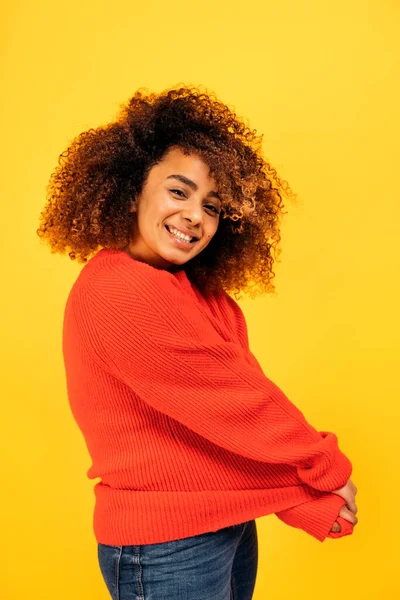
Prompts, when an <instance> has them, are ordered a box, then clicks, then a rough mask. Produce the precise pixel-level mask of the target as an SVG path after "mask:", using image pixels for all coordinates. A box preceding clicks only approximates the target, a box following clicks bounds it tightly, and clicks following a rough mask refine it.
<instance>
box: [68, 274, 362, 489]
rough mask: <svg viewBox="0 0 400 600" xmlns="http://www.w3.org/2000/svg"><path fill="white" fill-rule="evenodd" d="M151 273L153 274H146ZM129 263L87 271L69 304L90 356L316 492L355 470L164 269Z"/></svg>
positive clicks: (153, 402)
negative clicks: (288, 468) (286, 468)
mask: <svg viewBox="0 0 400 600" xmlns="http://www.w3.org/2000/svg"><path fill="white" fill-rule="evenodd" d="M150 274H151V276H150ZM135 276H136V278H135V280H134V281H132V273H131V271H128V269H127V268H125V265H124V264H123V265H118V266H116V267H115V268H113V269H105V270H104V272H102V271H101V269H100V270H98V271H96V272H95V273H91V276H88V277H87V278H86V280H85V283H84V285H82V286H80V287H78V288H77V290H76V294H75V297H74V301H73V310H74V314H75V318H76V320H77V323H78V325H79V329H80V332H81V335H82V337H83V339H84V341H85V344H86V346H87V348H88V349H89V351H90V352H91V355H92V357H93V359H94V360H96V361H97V362H98V363H100V364H101V366H102V367H103V368H106V369H109V370H110V372H111V373H112V374H113V375H114V376H115V377H116V378H118V379H119V380H120V381H122V382H123V383H124V384H125V385H127V386H128V387H129V388H131V389H132V390H133V391H134V393H135V394H137V395H138V396H139V397H140V398H141V399H142V400H143V401H145V402H146V403H148V404H149V405H150V406H152V407H153V408H154V409H156V410H158V411H161V412H163V413H165V414H166V415H168V416H169V417H171V418H173V419H176V420H177V421H179V422H180V423H182V424H183V425H185V426H187V427H188V428H190V429H191V430H193V431H195V432H197V433H198V434H199V435H201V436H203V437H205V438H207V439H208V440H210V441H211V442H213V443H214V444H217V445H219V446H221V447H223V448H225V449H227V450H229V451H231V452H234V453H237V454H240V455H242V456H245V457H248V458H251V459H254V460H258V461H263V462H266V463H274V464H286V465H292V466H293V467H295V468H296V469H297V473H298V477H299V479H300V480H301V481H302V482H304V483H305V484H307V485H309V486H310V487H313V488H315V489H317V490H320V491H331V490H333V489H336V488H339V487H341V486H343V485H344V484H345V483H346V482H347V480H348V479H349V477H350V474H351V470H352V466H351V463H350V461H349V460H348V459H347V457H346V456H345V455H344V454H343V453H342V452H341V451H340V450H339V448H338V444H337V437H336V436H335V434H333V433H328V432H317V431H316V430H315V429H314V428H313V427H312V426H311V425H310V424H309V423H308V422H307V421H306V419H305V418H304V416H303V414H302V413H301V412H300V411H299V410H298V409H297V408H296V407H295V406H294V404H292V402H290V400H289V399H288V398H287V397H286V396H285V394H284V393H283V392H282V391H281V390H280V389H279V388H278V386H276V385H275V384H274V383H273V382H272V381H271V380H269V379H268V378H267V377H266V376H265V375H264V374H263V373H262V372H261V370H259V369H257V368H255V367H252V366H251V365H250V364H249V362H248V360H247V359H246V355H245V352H244V350H243V348H242V347H241V345H240V344H238V343H235V342H234V341H227V340H225V339H223V338H222V337H221V335H220V334H219V333H218V332H217V331H216V329H215V328H214V327H213V325H212V322H211V320H210V319H208V318H206V317H205V316H204V315H203V314H202V311H201V309H199V307H198V306H197V307H196V306H195V304H194V303H193V301H192V299H191V297H190V295H189V294H188V293H187V292H186V293H183V291H182V286H181V284H180V283H179V282H178V281H177V280H176V279H175V277H174V275H172V274H170V273H168V272H165V271H164V272H156V270H155V269H151V271H150V269H145V268H142V267H141V268H138V269H137V273H135Z"/></svg>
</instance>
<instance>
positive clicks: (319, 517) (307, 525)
mask: <svg viewBox="0 0 400 600" xmlns="http://www.w3.org/2000/svg"><path fill="white" fill-rule="evenodd" d="M345 504H346V501H345V500H344V499H343V498H342V497H341V496H338V495H337V494H326V495H324V496H321V497H320V498H316V499H314V500H310V501H308V502H303V503H302V504H299V505H298V506H294V507H292V508H287V509H285V510H281V511H279V512H277V513H275V514H276V516H277V517H278V518H279V519H280V520H281V521H283V522H284V523H286V524H287V525H290V526H291V527H296V528H297V529H302V530H303V531H305V532H306V533H308V534H309V535H312V536H313V537H314V538H316V539H317V540H318V541H320V542H323V541H324V540H325V539H326V538H327V537H329V538H340V537H344V536H345V535H351V534H352V533H353V529H354V526H353V525H352V524H351V523H350V522H349V521H346V519H343V518H342V517H339V516H338V515H339V512H340V509H341V508H342V506H344V505H345ZM335 521H337V522H338V523H339V524H340V526H341V531H339V532H336V533H334V532H332V531H331V529H332V526H333V524H334V522H335Z"/></svg>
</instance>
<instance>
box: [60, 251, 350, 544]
mask: <svg viewBox="0 0 400 600" xmlns="http://www.w3.org/2000/svg"><path fill="white" fill-rule="evenodd" d="M62 344H63V357H64V365H65V374H66V387H67V394H68V400H69V405H70V407H71V411H72V414H73V417H74V419H75V421H76V423H77V425H78V427H79V428H80V430H81V432H82V435H83V437H84V440H85V443H86V446H87V449H88V452H89V455H90V457H91V462H92V464H91V466H90V468H89V470H88V471H87V476H88V478H90V479H94V478H97V477H99V478H100V479H101V481H99V482H98V483H96V485H95V486H94V493H95V509H94V518H93V528H94V534H95V537H96V540H97V542H99V543H103V544H109V545H132V544H153V543H159V542H164V541H171V540H176V539H181V538H184V537H189V536H193V535H197V534H201V533H205V532H208V531H216V530H218V529H220V528H223V527H227V526H229V525H234V524H238V523H243V522H245V521H248V520H251V519H255V518H257V517H261V516H263V515H268V514H276V515H277V517H279V518H280V519H281V520H282V521H284V522H285V523H287V524H289V525H291V526H292V527H296V528H300V529H302V530H304V531H306V532H307V533H308V534H310V535H312V536H313V537H314V538H316V539H317V540H319V541H321V542H322V541H324V540H325V539H326V538H327V537H341V536H343V535H348V534H350V533H352V530H353V526H352V525H351V524H350V523H349V522H348V521H346V520H344V519H342V518H341V517H338V513H339V511H340V508H341V507H342V506H343V505H344V504H345V501H344V500H343V499H342V498H341V497H339V496H338V495H337V494H332V493H330V492H332V491H333V490H336V489H338V488H340V487H342V486H343V485H345V484H346V482H347V481H348V479H349V477H350V475H351V472H352V465H351V463H350V461H349V459H348V458H347V457H346V456H345V455H344V454H343V453H342V451H341V450H340V449H339V447H338V439H337V436H336V435H335V434H334V433H330V432H326V431H322V432H319V431H317V430H316V429H314V428H313V427H312V426H311V425H310V424H309V423H308V422H307V420H306V419H305V417H304V415H303V413H302V412H301V411H300V410H299V409H298V408H297V407H296V406H295V405H294V404H293V403H292V402H291V401H290V400H289V399H288V398H287V397H286V396H285V394H284V393H283V392H282V391H281V390H280V388H279V387H278V386H277V385H276V384H274V383H273V382H272V381H271V380H270V379H269V378H268V377H267V376H266V375H265V374H264V372H263V369H262V368H261V366H260V365H259V363H258V361H257V360H256V358H255V356H254V355H253V353H252V352H251V351H250V348H249V341H248V334H247V327H246V322H245V318H244V315H243V312H242V310H241V308H240V307H239V305H238V304H237V302H236V301H235V300H233V298H231V297H230V296H229V295H228V293H227V292H225V291H220V292H218V293H214V294H203V293H201V292H200V290H199V289H198V287H196V286H195V285H194V284H193V283H192V282H191V281H190V280H189V278H188V276H187V275H186V272H185V271H184V269H183V268H182V269H181V270H177V271H174V272H172V271H167V270H163V269H157V268H155V267H153V266H151V265H149V264H147V263H144V262H141V261H138V260H135V259H133V258H131V257H130V256H129V255H128V254H126V253H125V252H122V251H120V250H114V249H102V250H100V251H99V252H98V253H97V254H96V255H95V256H93V257H92V258H91V259H90V260H89V261H88V262H87V263H86V265H84V267H83V268H82V270H81V271H80V273H79V275H78V277H77V280H76V281H75V283H74V285H73V286H72V289H71V291H70V293H69V295H68V298H67V302H66V306H65V312H64V323H63V342H62ZM335 520H338V521H339V523H340V524H341V527H342V531H341V532H340V533H336V534H335V533H331V532H330V529H331V527H332V525H333V523H334V521H335Z"/></svg>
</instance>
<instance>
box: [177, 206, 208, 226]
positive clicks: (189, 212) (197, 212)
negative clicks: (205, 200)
mask: <svg viewBox="0 0 400 600" xmlns="http://www.w3.org/2000/svg"><path fill="white" fill-rule="evenodd" d="M182 217H183V218H184V219H187V220H188V221H190V222H191V223H192V224H193V225H198V224H200V225H201V224H202V223H203V221H204V213H203V206H202V205H199V203H196V202H189V201H186V202H185V207H184V209H183V210H182Z"/></svg>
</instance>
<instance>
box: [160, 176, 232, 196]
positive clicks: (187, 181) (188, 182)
mask: <svg viewBox="0 0 400 600" xmlns="http://www.w3.org/2000/svg"><path fill="white" fill-rule="evenodd" d="M167 179H178V181H180V182H181V183H185V184H186V185H187V186H189V187H190V188H192V190H194V191H195V192H196V191H197V190H198V189H199V186H198V185H197V183H195V182H194V181H192V180H191V179H188V178H187V177H185V176H184V175H179V173H178V174H175V175H169V176H168V177H167ZM207 196H210V198H217V199H218V200H219V201H221V198H220V195H219V194H218V192H213V191H212V192H209V193H208V194H207Z"/></svg>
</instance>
